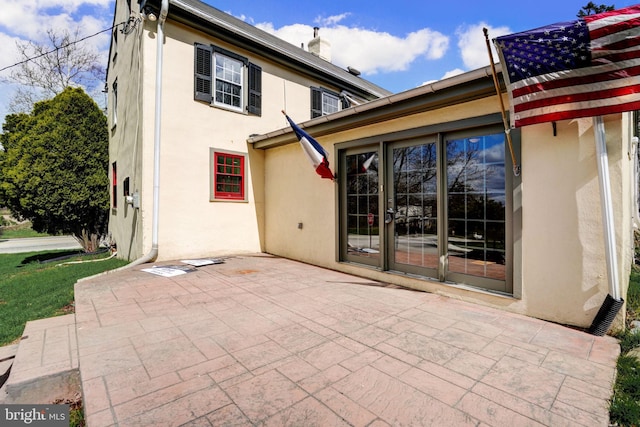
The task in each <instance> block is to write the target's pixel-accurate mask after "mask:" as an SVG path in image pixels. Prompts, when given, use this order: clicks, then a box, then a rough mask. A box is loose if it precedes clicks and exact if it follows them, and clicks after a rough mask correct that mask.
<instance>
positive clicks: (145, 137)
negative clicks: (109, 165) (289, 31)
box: [110, 2, 333, 260]
mask: <svg viewBox="0 0 640 427" xmlns="http://www.w3.org/2000/svg"><path fill="white" fill-rule="evenodd" d="M122 3H124V2H122ZM165 35H166V37H165V40H164V44H163V56H164V61H163V70H162V72H163V76H162V88H163V90H162V119H161V120H162V121H161V123H162V125H161V134H160V135H161V151H160V153H161V154H160V159H161V160H160V185H159V194H160V208H159V228H158V229H159V233H158V248H159V254H158V260H171V259H184V258H189V257H204V256H217V255H223V254H235V253H242V252H260V251H261V250H263V247H264V245H263V233H264V202H265V198H264V160H263V158H264V154H265V153H264V151H262V150H253V148H252V147H251V146H248V144H247V142H246V140H247V138H248V137H249V135H251V134H260V133H266V132H269V131H272V130H274V129H279V128H283V127H286V126H288V125H287V123H286V121H285V119H284V116H283V115H282V113H281V110H283V109H286V110H287V112H288V113H289V115H290V116H291V117H292V118H294V119H296V120H308V119H309V118H310V89H309V87H310V86H317V85H318V83H317V82H314V81H312V80H311V79H309V78H306V77H304V76H302V75H299V74H295V73H292V72H290V71H289V70H287V69H284V68H283V67H281V66H278V65H276V64H274V63H272V62H269V61H268V60H266V59H264V58H261V57H257V56H256V55H254V54H252V53H250V52H248V51H244V50H242V49H238V48H235V47H233V46H231V45H228V44H226V43H223V42H221V41H219V40H216V39H214V38H211V37H209V36H206V35H205V34H203V33H199V32H196V31H194V30H192V29H189V28H187V27H184V26H182V25H180V24H177V23H175V22H173V21H170V20H169V21H167V23H166V25H165ZM129 37H134V36H129ZM138 37H139V40H138V42H139V45H140V49H139V52H140V55H138V51H134V50H131V49H130V48H129V47H127V49H129V50H130V51H129V52H126V54H125V55H122V52H120V53H119V59H120V57H121V56H127V57H128V58H133V59H134V61H133V63H131V62H129V63H127V62H124V61H123V62H122V63H121V64H119V67H118V68H117V69H114V73H113V78H115V77H118V81H119V82H121V81H125V80H127V81H131V80H129V79H132V80H136V75H137V74H138V73H139V72H138V67H139V64H138V63H137V62H135V61H136V60H137V59H138V58H143V59H144V61H142V65H141V67H142V68H141V69H140V75H141V76H142V77H141V81H142V82H143V83H142V84H143V85H142V86H141V87H140V86H139V85H137V84H132V85H131V87H130V88H128V89H122V92H121V91H120V88H119V100H118V102H119V105H118V109H119V110H120V113H119V116H121V115H123V114H124V113H122V111H126V112H127V114H128V115H127V119H126V120H127V122H128V123H130V125H133V124H134V123H135V124H136V125H137V126H139V127H140V131H139V137H138V139H137V140H135V143H134V142H133V141H134V138H133V135H134V133H132V132H131V128H130V126H127V127H126V129H125V126H122V130H121V126H120V123H121V120H120V118H119V121H118V126H117V127H116V131H115V132H114V135H113V137H112V141H111V145H112V148H111V150H110V153H111V160H110V161H111V162H113V161H117V162H118V179H119V181H120V182H119V192H121V187H120V185H121V180H122V179H124V178H125V177H126V176H129V175H132V176H135V181H136V185H135V188H136V189H139V192H140V203H141V209H139V210H137V209H132V208H131V207H130V206H126V205H125V204H124V202H123V200H119V203H118V208H117V209H113V210H112V212H111V214H112V215H111V223H110V230H111V233H112V236H113V237H114V239H115V240H116V243H117V244H118V248H119V256H121V257H123V258H128V259H131V260H133V259H136V258H137V257H140V256H142V255H144V254H145V253H148V252H149V251H150V249H151V247H152V225H153V224H152V212H153V196H152V195H153V169H154V164H153V156H154V112H155V96H156V88H155V79H156V51H157V40H156V23H151V22H147V21H145V22H144V32H143V33H142V34H141V35H139V36H138ZM196 42H198V43H205V44H215V45H217V46H219V47H222V48H225V49H228V50H230V51H233V52H234V53H236V54H239V55H242V56H245V57H247V58H248V59H249V61H251V62H254V63H256V64H258V65H260V66H261V67H262V115H261V116H260V117H258V116H254V115H247V114H242V113H237V112H231V111H228V110H225V109H221V108H214V107H211V106H209V105H208V104H205V103H202V102H198V101H194V99H193V85H194V81H193V80H194V79H193V73H194V70H193V62H194V43H196ZM120 44H121V43H120V42H119V48H122V49H123V52H124V51H125V50H124V49H125V48H123V47H122V46H120ZM129 45H131V46H133V45H134V43H133V42H131V43H129ZM128 65H133V66H132V67H128ZM118 73H120V76H116V75H117V74H118ZM125 77H126V78H125ZM138 89H139V90H140V96H138V95H137V93H134V92H135V91H136V90H138ZM329 89H333V88H331V87H329ZM134 99H141V101H140V105H139V107H140V108H141V114H136V115H134V114H133V112H136V113H137V110H136V108H138V105H134V104H135V103H134ZM134 107H135V108H134ZM137 118H139V120H137ZM123 120H124V119H123ZM211 148H215V149H220V150H226V151H232V152H238V153H248V162H247V165H246V178H247V184H248V185H247V193H248V195H247V201H246V202H223V201H211V200H210V181H211V170H210V169H211V168H210V150H211ZM132 191H133V188H132ZM130 242H131V243H130Z"/></svg>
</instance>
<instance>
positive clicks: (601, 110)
mask: <svg viewBox="0 0 640 427" xmlns="http://www.w3.org/2000/svg"><path fill="white" fill-rule="evenodd" d="M633 110H640V100H638V101H635V102H629V103H624V104H616V105H611V106H607V107H602V106H599V107H595V108H586V109H583V110H577V111H560V112H553V113H545V114H539V115H537V116H535V117H524V118H521V119H516V120H515V126H516V127H521V126H527V125H534V124H536V123H546V122H557V121H559V120H568V119H577V118H580V117H594V116H601V115H606V114H615V113H622V112H625V111H633Z"/></svg>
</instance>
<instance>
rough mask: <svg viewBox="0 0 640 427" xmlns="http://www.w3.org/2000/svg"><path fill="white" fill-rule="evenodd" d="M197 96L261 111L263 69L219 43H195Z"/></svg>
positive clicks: (213, 102)
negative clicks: (218, 45)
mask: <svg viewBox="0 0 640 427" xmlns="http://www.w3.org/2000/svg"><path fill="white" fill-rule="evenodd" d="M194 67H195V78H194V99H196V100H197V101H204V102H207V103H209V104H211V105H214V106H216V107H222V108H227V109H230V110H235V111H238V112H245V111H246V112H248V113H250V114H255V115H258V116H259V115H261V113H262V69H261V68H260V67H259V66H258V65H256V64H253V63H251V62H249V60H248V59H247V58H244V57H242V56H240V55H237V54H235V53H233V52H230V51H228V50H225V49H222V48H219V47H217V46H210V45H204V44H199V43H196V45H195V64H194Z"/></svg>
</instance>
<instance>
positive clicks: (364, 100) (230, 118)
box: [108, 0, 638, 327]
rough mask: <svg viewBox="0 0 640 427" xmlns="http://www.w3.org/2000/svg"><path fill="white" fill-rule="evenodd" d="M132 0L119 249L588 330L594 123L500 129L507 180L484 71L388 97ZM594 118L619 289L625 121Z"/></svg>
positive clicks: (120, 11)
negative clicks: (319, 153) (326, 159)
mask: <svg viewBox="0 0 640 427" xmlns="http://www.w3.org/2000/svg"><path fill="white" fill-rule="evenodd" d="M131 3H132V2H131ZM131 3H130V2H126V1H124V0H119V1H118V2H117V6H116V18H115V19H116V23H118V22H126V24H124V25H123V26H121V27H120V28H121V29H122V30H123V31H118V32H114V40H113V43H112V53H111V59H110V61H111V62H110V67H109V75H108V87H109V90H110V92H111V93H110V97H109V99H110V101H109V114H110V117H111V120H112V121H111V124H112V135H111V138H112V139H111V142H110V158H111V164H112V171H111V172H112V173H111V176H112V179H113V191H112V203H113V207H112V212H111V221H110V230H111V234H112V237H113V239H114V240H115V241H116V243H117V248H118V255H119V256H120V257H123V258H128V259H130V260H135V259H137V258H139V257H142V261H147V260H149V259H152V258H153V259H158V260H171V259H181V258H185V257H194V256H198V257H202V256H218V255H221V254H237V253H240V252H259V251H262V252H266V253H269V254H273V255H277V256H282V257H286V258H290V259H294V260H300V261H303V262H306V263H310V264H314V265H319V266H322V267H326V268H330V269H334V270H339V271H343V272H348V273H352V274H355V275H358V276H362V277H369V278H371V279H375V280H379V281H383V282H388V283H393V284H397V285H402V286H405V287H409V288H413V289H418V290H424V291H428V292H434V293H438V294H441V295H444V296H448V297H452V298H459V299H462V300H466V301H472V302H475V303H478V304H484V305H490V306H494V307H499V308H502V309H504V310H507V311H511V312H516V313H521V314H526V315H529V316H532V317H537V318H541V319H545V320H550V321H554V322H559V323H563V324H570V325H575V326H579V327H588V326H589V325H590V324H591V322H592V321H593V319H594V316H595V315H596V313H597V311H598V309H599V308H600V307H601V304H602V302H603V300H604V299H605V297H606V295H607V293H608V284H607V270H606V262H605V249H604V243H603V239H604V237H603V219H602V213H601V208H600V201H599V200H600V199H599V198H600V190H599V183H598V170H597V165H596V149H595V141H594V139H595V138H594V131H593V123H592V121H591V119H576V120H565V121H559V122H556V123H553V124H551V123H547V124H538V125H533V126H527V127H524V128H519V129H514V130H512V131H511V136H512V142H513V158H515V160H516V163H517V164H518V165H519V166H521V173H519V174H515V173H514V172H513V166H514V165H513V162H512V156H511V153H510V150H509V147H508V144H507V143H506V140H505V132H504V127H503V123H502V119H501V111H500V110H501V106H500V103H499V102H498V96H497V94H496V89H495V86H494V82H493V76H492V72H491V69H490V67H486V68H482V69H478V70H475V71H472V72H468V73H465V74H462V75H459V76H456V77H453V78H449V79H445V80H441V81H438V82H435V83H432V84H428V85H425V86H422V87H419V88H416V89H412V90H409V91H406V92H402V93H398V94H390V93H388V92H386V91H385V90H384V89H381V88H379V87H377V86H375V85H373V84H371V83H370V82H367V81H366V80H364V79H362V78H361V77H359V76H358V75H357V73H356V72H354V70H353V69H351V70H344V69H341V68H339V67H336V66H334V65H332V64H331V63H330V61H329V60H328V59H330V58H329V57H328V55H327V54H326V50H323V49H325V48H326V47H327V46H326V45H325V44H324V43H317V46H318V49H317V50H316V51H315V53H310V52H308V51H306V50H305V49H302V48H298V47H295V46H292V45H289V44H287V43H285V42H283V41H280V40H278V39H275V38H274V37H272V36H270V35H268V34H265V33H263V32H261V31H260V30H258V29H256V28H254V27H251V26H250V25H248V24H246V23H244V22H242V21H239V20H237V19H235V18H233V17H230V16H228V15H226V14H224V13H223V12H220V11H218V10H216V9H214V8H211V7H209V6H206V5H204V4H202V3H200V2H198V1H196V0H168V1H167V0H165V5H164V6H165V7H163V6H162V5H160V4H159V2H147V3H146V4H144V5H142V6H143V7H142V10H143V12H144V13H145V14H146V18H145V19H140V18H139V17H140V15H139V12H138V11H139V10H140V8H139V7H138V5H135V6H134V5H133V4H131ZM166 6H168V13H167V12H166V9H167V7H166ZM163 9H165V12H164V13H165V14H166V21H164V18H163V12H162V10H163ZM152 14H155V15H154V16H157V18H158V20H157V21H151V20H150V19H149V18H150V17H151V15H152ZM161 26H164V32H165V34H164V35H163V34H162V30H163V29H162V28H161ZM116 39H117V40H116ZM159 39H162V40H164V43H162V44H160V43H157V41H158V40H159ZM315 40H316V41H318V40H320V41H321V40H322V39H321V37H316V38H315ZM313 45H314V44H313V43H312V44H311V46H313ZM310 49H311V50H313V49H315V48H312V47H310ZM161 52H162V53H161ZM323 52H324V53H323ZM162 56H164V59H162ZM158 58H160V61H159V60H158ZM194 58H195V67H194V65H192V64H194ZM202 58H204V59H203V60H202V61H201V59H202ZM209 61H211V63H209ZM158 63H160V65H158ZM212 64H215V67H214V66H213V65H212ZM201 66H202V67H204V69H205V72H202V68H201ZM353 66H354V67H356V68H357V64H353ZM213 69H215V70H216V72H215V73H213V72H207V71H206V70H213ZM218 70H221V71H220V72H221V74H220V75H224V76H225V77H219V75H218ZM252 70H254V71H252ZM255 70H259V71H255ZM159 71H161V72H162V74H161V79H159V80H157V79H158V73H159ZM234 72H237V74H238V75H241V76H242V78H240V77H239V78H240V81H241V82H242V84H241V85H240V86H239V87H235V86H234V85H237V83H234V81H233V78H230V80H231V81H230V82H229V81H227V80H225V79H227V77H228V76H231V75H233V73H234ZM252 73H254V74H252ZM255 73H257V74H258V75H260V76H261V81H260V84H258V85H257V86H256V85H254V84H253V83H252V81H254V80H252V79H254V78H255V77H251V76H252V75H254V76H255ZM213 80H215V82H214V81H213ZM214 83H215V84H214ZM201 88H204V89H203V90H201ZM208 88H214V90H213V91H210V90H209V89H208ZM256 88H257V89H256ZM159 90H160V93H161V96H158V94H159ZM256 90H257V92H255V91H256ZM116 91H117V94H116ZM254 95H255V96H256V97H257V98H258V99H259V100H260V102H257V103H256V100H255V99H254ZM501 96H502V97H503V100H504V102H505V103H506V102H508V99H507V95H506V92H504V91H503V92H502V93H501ZM234 97H235V98H234ZM314 99H319V100H324V101H325V102H320V103H318V105H315V101H314ZM256 106H257V107H258V110H257V111H256V110H255V108H256ZM319 106H322V108H319ZM325 107H326V108H327V109H326V110H325V109H324V108H325ZM159 108H161V111H160V113H159V114H158V110H157V109H159ZM282 109H286V110H287V112H288V114H289V115H290V116H291V117H292V118H293V119H294V120H296V121H298V122H299V123H300V125H301V127H302V128H304V130H306V131H307V132H308V133H309V134H310V135H312V136H313V137H314V138H315V139H316V140H317V141H318V142H319V143H320V144H321V145H322V146H323V147H324V148H325V150H326V151H327V152H328V153H329V154H330V160H331V166H332V168H333V169H334V172H335V173H336V179H335V180H334V181H331V180H327V179H321V178H320V177H319V176H318V175H317V174H316V173H315V171H314V170H313V168H311V167H310V165H309V163H308V162H307V161H306V159H305V157H304V155H303V153H302V150H301V149H300V145H299V144H298V141H297V139H296V137H295V135H294V133H293V132H292V130H291V128H290V127H289V126H288V124H287V123H286V122H285V121H284V119H283V116H282V115H281V113H280V110H282ZM327 113H328V114H327ZM158 117H159V119H158ZM604 122H605V128H606V145H607V149H608V154H609V169H610V173H611V189H612V201H613V213H614V215H613V223H614V229H615V236H616V247H615V249H616V259H617V266H618V268H619V271H620V275H619V276H620V277H619V279H618V281H619V283H618V285H619V286H620V289H622V291H623V295H624V294H625V293H626V289H627V286H628V276H629V269H630V266H631V263H632V261H633V232H634V226H635V223H636V220H637V218H636V217H637V212H638V209H637V202H636V194H637V189H636V183H637V176H636V164H637V154H636V150H635V143H634V138H633V137H634V136H635V135H637V133H638V130H637V129H636V125H635V124H636V123H637V119H636V118H635V117H634V114H632V113H622V114H612V115H608V116H605V117H604ZM154 127H155V132H154ZM160 136H161V143H160V144H158V139H159V137H160ZM154 146H155V147H158V146H159V147H160V150H159V154H156V156H157V157H158V158H159V160H154ZM155 152H156V153H157V151H155ZM154 163H157V164H158V165H159V167H154ZM154 174H157V175H158V176H155V177H154ZM154 193H157V194H158V196H157V197H155V196H154ZM154 197H155V199H154ZM154 200H155V201H156V202H155V203H157V206H156V204H155V203H154ZM158 206H159V208H158ZM154 216H155V217H156V218H158V220H157V221H155V224H154V220H153V219H152V217H154ZM154 227H156V228H155V229H154ZM154 234H155V237H154ZM154 246H155V247H154ZM470 322H473V320H472V319H470Z"/></svg>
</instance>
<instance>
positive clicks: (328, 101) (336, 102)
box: [322, 92, 341, 116]
mask: <svg viewBox="0 0 640 427" xmlns="http://www.w3.org/2000/svg"><path fill="white" fill-rule="evenodd" d="M340 105H341V104H340V98H338V97H337V96H336V95H334V94H332V93H328V92H322V115H323V116H326V115H327V114H331V113H337V112H338V111H340Z"/></svg>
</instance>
